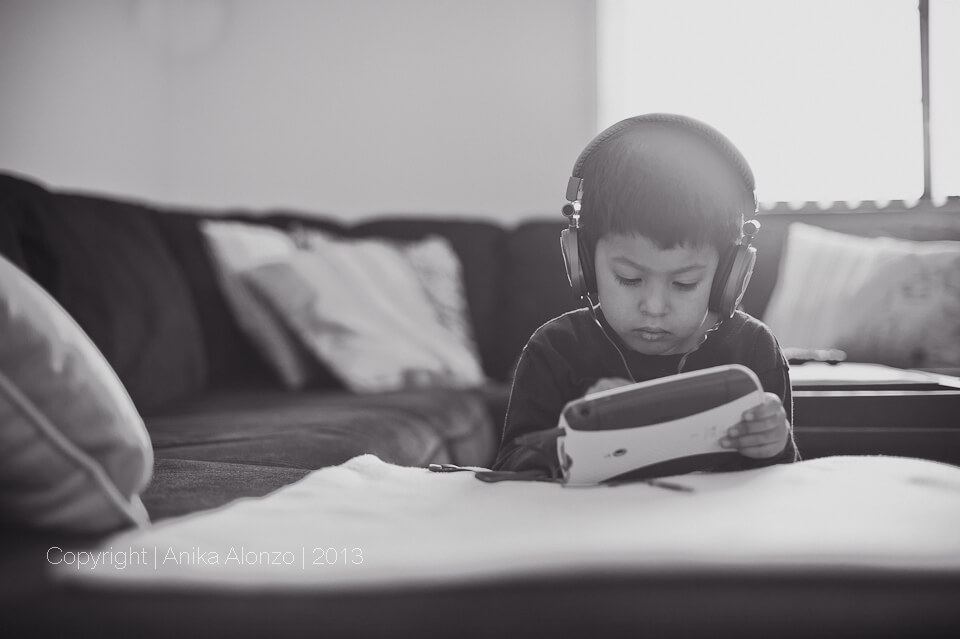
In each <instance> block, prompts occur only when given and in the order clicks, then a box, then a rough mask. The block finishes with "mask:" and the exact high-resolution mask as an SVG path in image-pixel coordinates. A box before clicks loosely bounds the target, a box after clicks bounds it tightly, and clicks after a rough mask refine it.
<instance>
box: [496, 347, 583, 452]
mask: <svg viewBox="0 0 960 639" xmlns="http://www.w3.org/2000/svg"><path fill="white" fill-rule="evenodd" d="M569 376H570V365H569V363H567V362H565V361H564V360H563V358H561V357H560V356H559V355H557V354H556V353H555V351H554V350H553V349H551V348H550V347H549V345H548V344H545V343H544V341H543V340H542V339H540V338H538V336H537V335H534V336H533V337H532V338H531V339H530V341H529V342H528V343H527V346H526V347H525V348H524V349H523V353H522V354H521V355H520V361H519V362H518V363H517V370H516V374H515V375H514V378H513V387H512V388H511V390H510V400H509V403H508V404H507V416H506V420H505V422H504V426H503V434H502V437H501V439H500V449H499V451H498V453H497V461H496V462H495V463H494V469H496V470H533V469H537V470H547V469H548V467H549V461H548V458H547V456H548V455H553V456H554V457H555V456H556V451H554V450H539V451H538V450H534V449H531V448H529V447H523V446H520V445H518V444H517V441H516V440H517V438H518V437H522V436H524V435H527V434H529V433H533V432H536V431H542V430H548V429H551V428H556V426H557V422H558V421H559V419H560V413H561V412H562V411H563V407H564V406H565V405H566V402H567V401H568V399H569V395H570V390H569V388H567V387H568V386H570V383H569V380H568V379H567V378H569Z"/></svg>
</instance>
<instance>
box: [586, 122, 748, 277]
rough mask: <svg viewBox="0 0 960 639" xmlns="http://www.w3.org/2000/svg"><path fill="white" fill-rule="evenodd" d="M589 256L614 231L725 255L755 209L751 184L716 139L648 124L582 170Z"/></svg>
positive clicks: (615, 141) (612, 142)
mask: <svg viewBox="0 0 960 639" xmlns="http://www.w3.org/2000/svg"><path fill="white" fill-rule="evenodd" d="M582 177H583V196H582V200H581V201H582V206H583V210H582V218H581V224H582V225H583V235H584V239H585V241H586V247H587V249H588V250H589V251H590V257H591V258H592V257H593V256H594V253H595V251H596V246H597V241H599V239H600V238H601V237H603V236H605V235H608V234H611V233H612V234H624V235H633V234H640V235H643V236H645V237H647V238H649V239H650V240H652V241H653V242H654V243H655V244H657V245H658V246H659V247H661V248H663V249H669V248H674V247H676V246H680V245H684V244H686V245H690V246H714V247H716V248H717V251H718V252H720V253H721V255H722V253H723V251H724V250H725V249H726V248H727V247H728V246H730V245H731V244H733V243H735V242H736V241H737V240H738V239H739V238H740V234H741V228H742V226H743V220H744V216H745V215H750V214H752V213H753V211H754V200H753V191H752V185H750V186H749V187H748V185H747V184H746V183H745V181H744V177H743V175H742V174H741V172H740V170H739V168H738V167H737V166H735V165H734V163H733V162H731V160H730V157H729V156H728V155H727V154H725V153H724V152H723V150H722V149H719V148H717V146H716V145H715V144H714V143H713V142H712V141H710V140H707V139H705V138H704V137H703V136H702V135H699V134H697V133H695V132H692V131H690V130H687V129H684V128H682V127H678V126H675V125H664V124H662V123H658V124H656V125H655V126H654V125H649V124H642V125H639V126H634V127H631V128H627V129H625V130H624V131H623V132H621V133H618V134H617V135H616V136H615V137H612V138H610V139H609V140H606V141H605V142H604V143H603V145H602V146H599V147H598V148H596V149H595V150H594V151H593V152H592V153H591V155H590V156H589V158H588V159H587V160H586V161H585V162H584V165H583V168H582Z"/></svg>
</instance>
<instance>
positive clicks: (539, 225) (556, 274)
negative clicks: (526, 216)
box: [502, 215, 578, 373]
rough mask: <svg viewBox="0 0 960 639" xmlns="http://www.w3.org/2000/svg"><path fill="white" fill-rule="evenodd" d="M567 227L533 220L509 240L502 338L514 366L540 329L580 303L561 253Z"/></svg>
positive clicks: (554, 221) (550, 221)
mask: <svg viewBox="0 0 960 639" xmlns="http://www.w3.org/2000/svg"><path fill="white" fill-rule="evenodd" d="M557 217H558V218H559V217H560V216H559V215H558V216H557ZM565 226H566V224H565V223H564V222H563V220H561V219H558V220H543V221H530V222H526V223H524V224H521V225H520V226H518V227H517V228H516V229H514V230H513V232H512V233H511V234H510V236H509V238H508V239H507V264H509V265H510V272H509V274H508V276H507V284H506V290H505V295H504V300H505V303H504V310H505V313H504V315H505V316H506V318H507V319H506V326H505V328H504V331H503V335H502V340H503V349H504V351H505V352H506V353H509V354H510V357H511V358H512V360H511V362H510V366H511V367H512V366H515V365H516V360H517V358H518V357H519V356H520V351H521V350H523V346H524V345H525V344H526V343H527V340H528V339H530V336H531V335H532V334H533V332H534V331H535V330H537V328H539V327H540V326H541V325H542V324H544V323H545V322H547V321H549V320H551V319H553V318H554V317H557V316H558V315H561V314H563V313H566V312H567V311H569V310H572V309H574V308H577V306H578V301H577V298H576V295H574V293H573V289H571V288H570V283H569V282H568V281H567V273H566V270H565V269H564V266H563V255H562V254H561V252H560V231H562V230H563V229H564V228H565ZM511 373H512V370H511Z"/></svg>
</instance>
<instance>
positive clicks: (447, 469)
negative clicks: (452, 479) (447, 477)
mask: <svg viewBox="0 0 960 639" xmlns="http://www.w3.org/2000/svg"><path fill="white" fill-rule="evenodd" d="M427 468H429V469H430V471H431V472H434V473H459V472H464V473H472V472H476V469H475V468H464V467H463V466H457V465H456V464H430V465H429V466H427Z"/></svg>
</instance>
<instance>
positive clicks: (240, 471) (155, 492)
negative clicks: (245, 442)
mask: <svg viewBox="0 0 960 639" xmlns="http://www.w3.org/2000/svg"><path fill="white" fill-rule="evenodd" d="M309 472H310V471H309V470H306V469H304V468H283V467H277V466H259V465H257V464H229V463H224V462H211V461H193V460H186V459H158V460H157V461H156V464H155V465H154V468H153V481H152V482H151V483H150V485H149V486H148V487H147V490H146V491H144V493H143V495H142V496H141V497H142V499H143V503H144V505H145V506H146V507H147V512H148V513H149V514H150V519H151V521H154V522H155V521H157V520H159V519H165V518H167V517H177V516H179V515H186V514H189V513H192V512H197V511H199V510H208V509H210V508H216V507H218V506H223V505H224V504H227V503H229V502H231V501H233V500H234V499H239V498H241V497H262V496H264V495H266V494H268V493H271V492H273V491H274V490H276V489H278V488H280V487H282V486H285V485H287V484H292V483H293V482H295V481H297V480H298V479H301V478H303V477H304V476H305V475H306V474H307V473H309Z"/></svg>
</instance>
